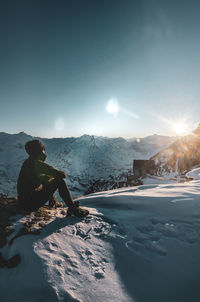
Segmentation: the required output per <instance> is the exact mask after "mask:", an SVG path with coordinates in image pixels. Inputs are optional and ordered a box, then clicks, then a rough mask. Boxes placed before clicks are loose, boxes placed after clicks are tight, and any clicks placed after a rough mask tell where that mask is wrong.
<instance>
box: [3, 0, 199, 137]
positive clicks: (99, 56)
mask: <svg viewBox="0 0 200 302" xmlns="http://www.w3.org/2000/svg"><path fill="white" fill-rule="evenodd" d="M199 13H200V4H199V3H198V1H177V0H174V1H162V0H159V1H152V0H148V1H147V0H146V1H144V0H141V1H134V0H117V1H116V0H101V1H99V0H79V1H77V0H73V1H72V0H65V1H63V0H59V1H56V0H55V1H51V0H48V1H46V0H43V1H39V0H38V1H36V0H34V1H32V0H29V1H21V0H18V1H11V0H10V1H1V3H0V34H1V48H0V66H1V72H0V131H5V132H9V133H17V132H20V131H25V132H26V133H28V134H32V135H38V136H43V137H65V136H79V135H83V134H91V135H102V136H110V137H117V136H123V137H143V136H147V135H151V134H154V133H156V134H160V135H176V133H175V131H174V129H173V128H172V124H173V123H175V122H177V121H182V120H184V121H185V123H186V124H187V126H188V128H189V129H193V128H194V127H195V126H196V125H197V124H198V122H199V121H200V118H199V111H200V102H199V98H200V85H199V78H200V60H199V53H200V19H199ZM111 99H112V100H114V101H115V102H117V104H118V106H119V111H118V112H117V113H114V114H112V113H109V112H108V111H107V110H106V107H107V104H108V102H109V100H111Z"/></svg>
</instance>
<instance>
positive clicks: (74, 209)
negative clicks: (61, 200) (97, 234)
mask: <svg viewBox="0 0 200 302" xmlns="http://www.w3.org/2000/svg"><path fill="white" fill-rule="evenodd" d="M88 214H89V211H88V210H86V209H83V208H81V207H80V206H79V202H78V201H75V202H74V204H73V205H72V206H69V207H68V210H67V217H68V216H72V215H73V216H75V217H78V218H83V217H85V216H87V215H88Z"/></svg>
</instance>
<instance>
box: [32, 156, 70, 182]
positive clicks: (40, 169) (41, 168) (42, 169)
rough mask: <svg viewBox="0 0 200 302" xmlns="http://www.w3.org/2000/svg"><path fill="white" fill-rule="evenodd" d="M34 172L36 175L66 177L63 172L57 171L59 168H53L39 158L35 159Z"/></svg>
mask: <svg viewBox="0 0 200 302" xmlns="http://www.w3.org/2000/svg"><path fill="white" fill-rule="evenodd" d="M36 172H37V175H40V174H46V175H51V176H53V177H61V178H65V177H66V175H65V172H63V171H59V170H57V169H55V168H54V167H52V166H50V165H48V164H46V163H44V162H43V161H40V160H39V161H37V163H36Z"/></svg>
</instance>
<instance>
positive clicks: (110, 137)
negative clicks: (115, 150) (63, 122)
mask: <svg viewBox="0 0 200 302" xmlns="http://www.w3.org/2000/svg"><path fill="white" fill-rule="evenodd" d="M1 133H3V134H8V135H19V134H25V135H28V136H32V137H33V138H37V137H38V138H41V139H54V138H55V139H57V138H60V139H65V138H80V137H83V136H93V137H105V138H109V139H116V138H123V139H125V140H131V139H136V140H137V139H143V138H147V137H151V136H159V137H171V138H177V139H178V138H180V137H183V136H185V135H172V136H170V135H160V134H157V133H154V134H151V135H147V136H143V137H137V136H132V137H123V136H105V135H94V134H86V133H85V134H82V135H79V136H59V137H55V136H52V137H43V136H39V135H32V134H30V133H26V132H25V131H19V132H16V133H8V132H6V131H0V134H1Z"/></svg>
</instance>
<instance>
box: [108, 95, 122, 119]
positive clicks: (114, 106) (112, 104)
mask: <svg viewBox="0 0 200 302" xmlns="http://www.w3.org/2000/svg"><path fill="white" fill-rule="evenodd" d="M106 111H107V112H108V113H110V114H113V115H114V116H117V113H118V112H119V105H118V102H117V100H116V99H110V100H109V101H108V104H107V106H106Z"/></svg>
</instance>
